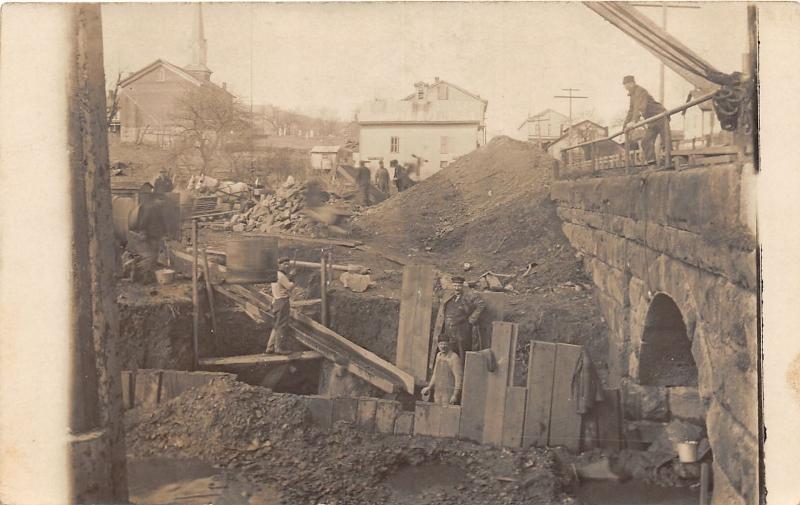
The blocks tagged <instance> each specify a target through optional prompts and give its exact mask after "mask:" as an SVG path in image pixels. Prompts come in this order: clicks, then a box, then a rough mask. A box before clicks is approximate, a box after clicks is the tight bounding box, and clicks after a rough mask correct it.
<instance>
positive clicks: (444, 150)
mask: <svg viewBox="0 0 800 505" xmlns="http://www.w3.org/2000/svg"><path fill="white" fill-rule="evenodd" d="M449 140H450V139H449V137H442V138H441V147H440V149H439V152H440V153H441V154H447V147H448V146H447V144H448V141H449Z"/></svg>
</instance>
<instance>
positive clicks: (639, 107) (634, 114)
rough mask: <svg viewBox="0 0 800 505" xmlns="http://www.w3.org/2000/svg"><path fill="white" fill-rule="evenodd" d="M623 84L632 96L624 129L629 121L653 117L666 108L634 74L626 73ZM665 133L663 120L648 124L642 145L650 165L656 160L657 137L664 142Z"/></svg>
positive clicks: (634, 121)
mask: <svg viewBox="0 0 800 505" xmlns="http://www.w3.org/2000/svg"><path fill="white" fill-rule="evenodd" d="M622 85H623V86H625V89H626V90H628V96H629V97H630V98H631V103H630V106H629V107H628V115H627V116H625V122H624V123H623V124H622V129H623V130H624V129H625V128H626V127H627V126H628V123H637V122H639V121H640V120H641V119H647V118H650V117H653V116H655V115H656V114H660V113H662V112H664V111H665V110H666V109H665V108H664V106H663V105H661V104H660V103H658V102H656V101H655V99H654V98H653V97H652V96H651V95H650V93H648V92H647V90H646V89H644V88H643V87H641V86H639V85H638V84H636V80H635V79H634V78H633V76H632V75H626V76H625V77H624V78H623V79H622ZM665 133H666V132H665V131H664V122H663V121H656V122H655V123H650V124H649V125H647V127H646V131H645V134H644V138H642V140H641V141H640V145H641V148H642V151H644V158H645V161H646V162H647V164H648V165H652V164H655V162H656V137H659V136H660V137H661V142H662V143H663V142H664V138H665V135H664V134H665Z"/></svg>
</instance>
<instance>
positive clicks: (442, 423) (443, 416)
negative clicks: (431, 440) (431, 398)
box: [439, 405, 461, 438]
mask: <svg viewBox="0 0 800 505" xmlns="http://www.w3.org/2000/svg"><path fill="white" fill-rule="evenodd" d="M460 423H461V407H460V406H459V405H441V410H440V411H439V436H440V437H443V438H456V437H457V436H458V430H459V425H460Z"/></svg>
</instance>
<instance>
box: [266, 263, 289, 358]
mask: <svg viewBox="0 0 800 505" xmlns="http://www.w3.org/2000/svg"><path fill="white" fill-rule="evenodd" d="M290 265H291V262H290V260H289V258H287V257H285V256H284V257H282V258H280V259H279V260H278V280H277V281H275V282H273V283H272V298H273V300H272V316H273V325H272V332H270V334H269V341H268V342H267V351H266V352H267V354H273V353H274V354H289V353H290V352H291V350H289V349H288V344H289V342H288V335H287V332H286V329H287V327H288V326H289V295H290V294H291V292H292V289H294V287H295V284H294V282H292V279H293V278H294V271H293V270H289V267H290Z"/></svg>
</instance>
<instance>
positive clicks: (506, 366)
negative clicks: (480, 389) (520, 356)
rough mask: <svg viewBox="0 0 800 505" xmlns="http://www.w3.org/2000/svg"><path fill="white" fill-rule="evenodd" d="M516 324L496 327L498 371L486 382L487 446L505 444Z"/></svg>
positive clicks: (497, 323)
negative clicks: (507, 402)
mask: <svg viewBox="0 0 800 505" xmlns="http://www.w3.org/2000/svg"><path fill="white" fill-rule="evenodd" d="M517 331H518V325H517V324H516V323H505V322H495V323H494V325H493V326H492V348H491V349H492V354H494V357H495V364H496V367H495V371H494V372H492V373H490V374H489V377H488V379H487V381H486V391H487V394H486V410H485V415H484V426H483V443H484V444H492V445H497V446H499V445H501V444H502V443H503V418H504V417H505V410H506V394H507V392H508V386H509V382H510V381H511V380H513V378H511V374H510V372H511V370H512V368H513V363H514V354H515V351H516V349H517Z"/></svg>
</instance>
